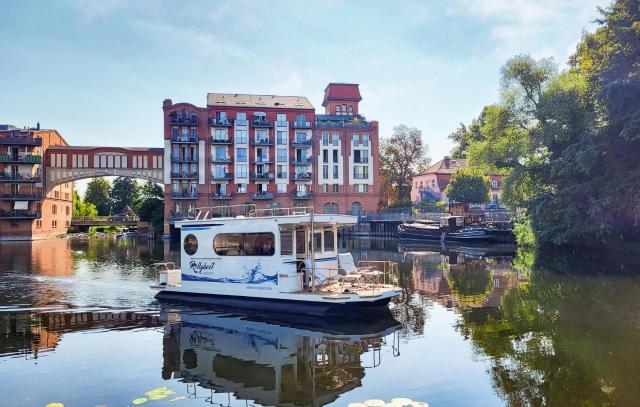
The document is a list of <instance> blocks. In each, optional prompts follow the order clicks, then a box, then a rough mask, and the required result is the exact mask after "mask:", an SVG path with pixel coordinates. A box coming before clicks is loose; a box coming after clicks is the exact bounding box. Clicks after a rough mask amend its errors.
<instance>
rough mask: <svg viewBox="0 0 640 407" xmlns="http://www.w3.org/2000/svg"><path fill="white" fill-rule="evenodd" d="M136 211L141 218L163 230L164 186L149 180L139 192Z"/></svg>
mask: <svg viewBox="0 0 640 407" xmlns="http://www.w3.org/2000/svg"><path fill="white" fill-rule="evenodd" d="M136 212H137V213H138V215H139V216H140V219H141V220H144V221H147V222H151V223H152V224H153V225H154V227H155V228H156V230H162V224H163V222H164V192H163V188H162V186H160V185H159V184H156V183H155V182H151V181H147V182H145V183H144V184H143V185H142V187H140V191H139V194H138V199H137V201H136Z"/></svg>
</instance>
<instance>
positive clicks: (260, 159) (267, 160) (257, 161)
mask: <svg viewBox="0 0 640 407" xmlns="http://www.w3.org/2000/svg"><path fill="white" fill-rule="evenodd" d="M252 162H253V163H254V164H271V163H272V162H273V160H272V159H270V158H269V157H256V158H254V159H253V161H252Z"/></svg>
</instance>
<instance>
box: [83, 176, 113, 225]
mask: <svg viewBox="0 0 640 407" xmlns="http://www.w3.org/2000/svg"><path fill="white" fill-rule="evenodd" d="M110 194H111V184H110V183H109V181H108V180H107V179H106V178H103V177H97V178H94V179H92V180H91V181H89V184H87V190H86V191H85V193H84V201H85V202H86V203H90V204H93V205H94V206H95V207H96V210H97V211H98V215H100V216H105V215H109V210H110V205H109V195H110Z"/></svg>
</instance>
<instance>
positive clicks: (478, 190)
mask: <svg viewBox="0 0 640 407" xmlns="http://www.w3.org/2000/svg"><path fill="white" fill-rule="evenodd" d="M490 191H491V180H490V179H489V177H487V176H486V175H484V174H483V173H482V171H481V170H479V169H477V168H471V167H467V168H461V169H459V170H458V171H456V173H455V174H453V176H452V177H451V181H450V182H449V185H447V189H446V192H447V196H448V197H449V199H450V200H452V201H454V202H464V203H473V204H480V203H485V202H489V200H490V198H489V193H490Z"/></svg>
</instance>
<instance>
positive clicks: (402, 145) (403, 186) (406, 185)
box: [380, 124, 431, 203]
mask: <svg viewBox="0 0 640 407" xmlns="http://www.w3.org/2000/svg"><path fill="white" fill-rule="evenodd" d="M381 145H382V147H381V149H380V171H381V172H382V174H381V178H382V179H383V180H385V182H386V185H383V186H382V189H383V190H386V191H387V194H388V195H389V197H390V201H392V203H394V202H409V203H410V201H411V179H412V178H413V176H414V175H415V174H417V173H419V172H420V171H421V170H425V169H426V168H427V167H428V165H429V163H430V161H431V159H430V158H429V156H428V152H429V148H428V145H427V144H426V143H424V142H423V140H422V132H421V131H420V130H418V129H416V128H415V127H407V126H406V125H404V124H401V125H399V126H396V127H394V128H393V134H392V135H391V137H389V138H386V139H383V140H382V143H381Z"/></svg>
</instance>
